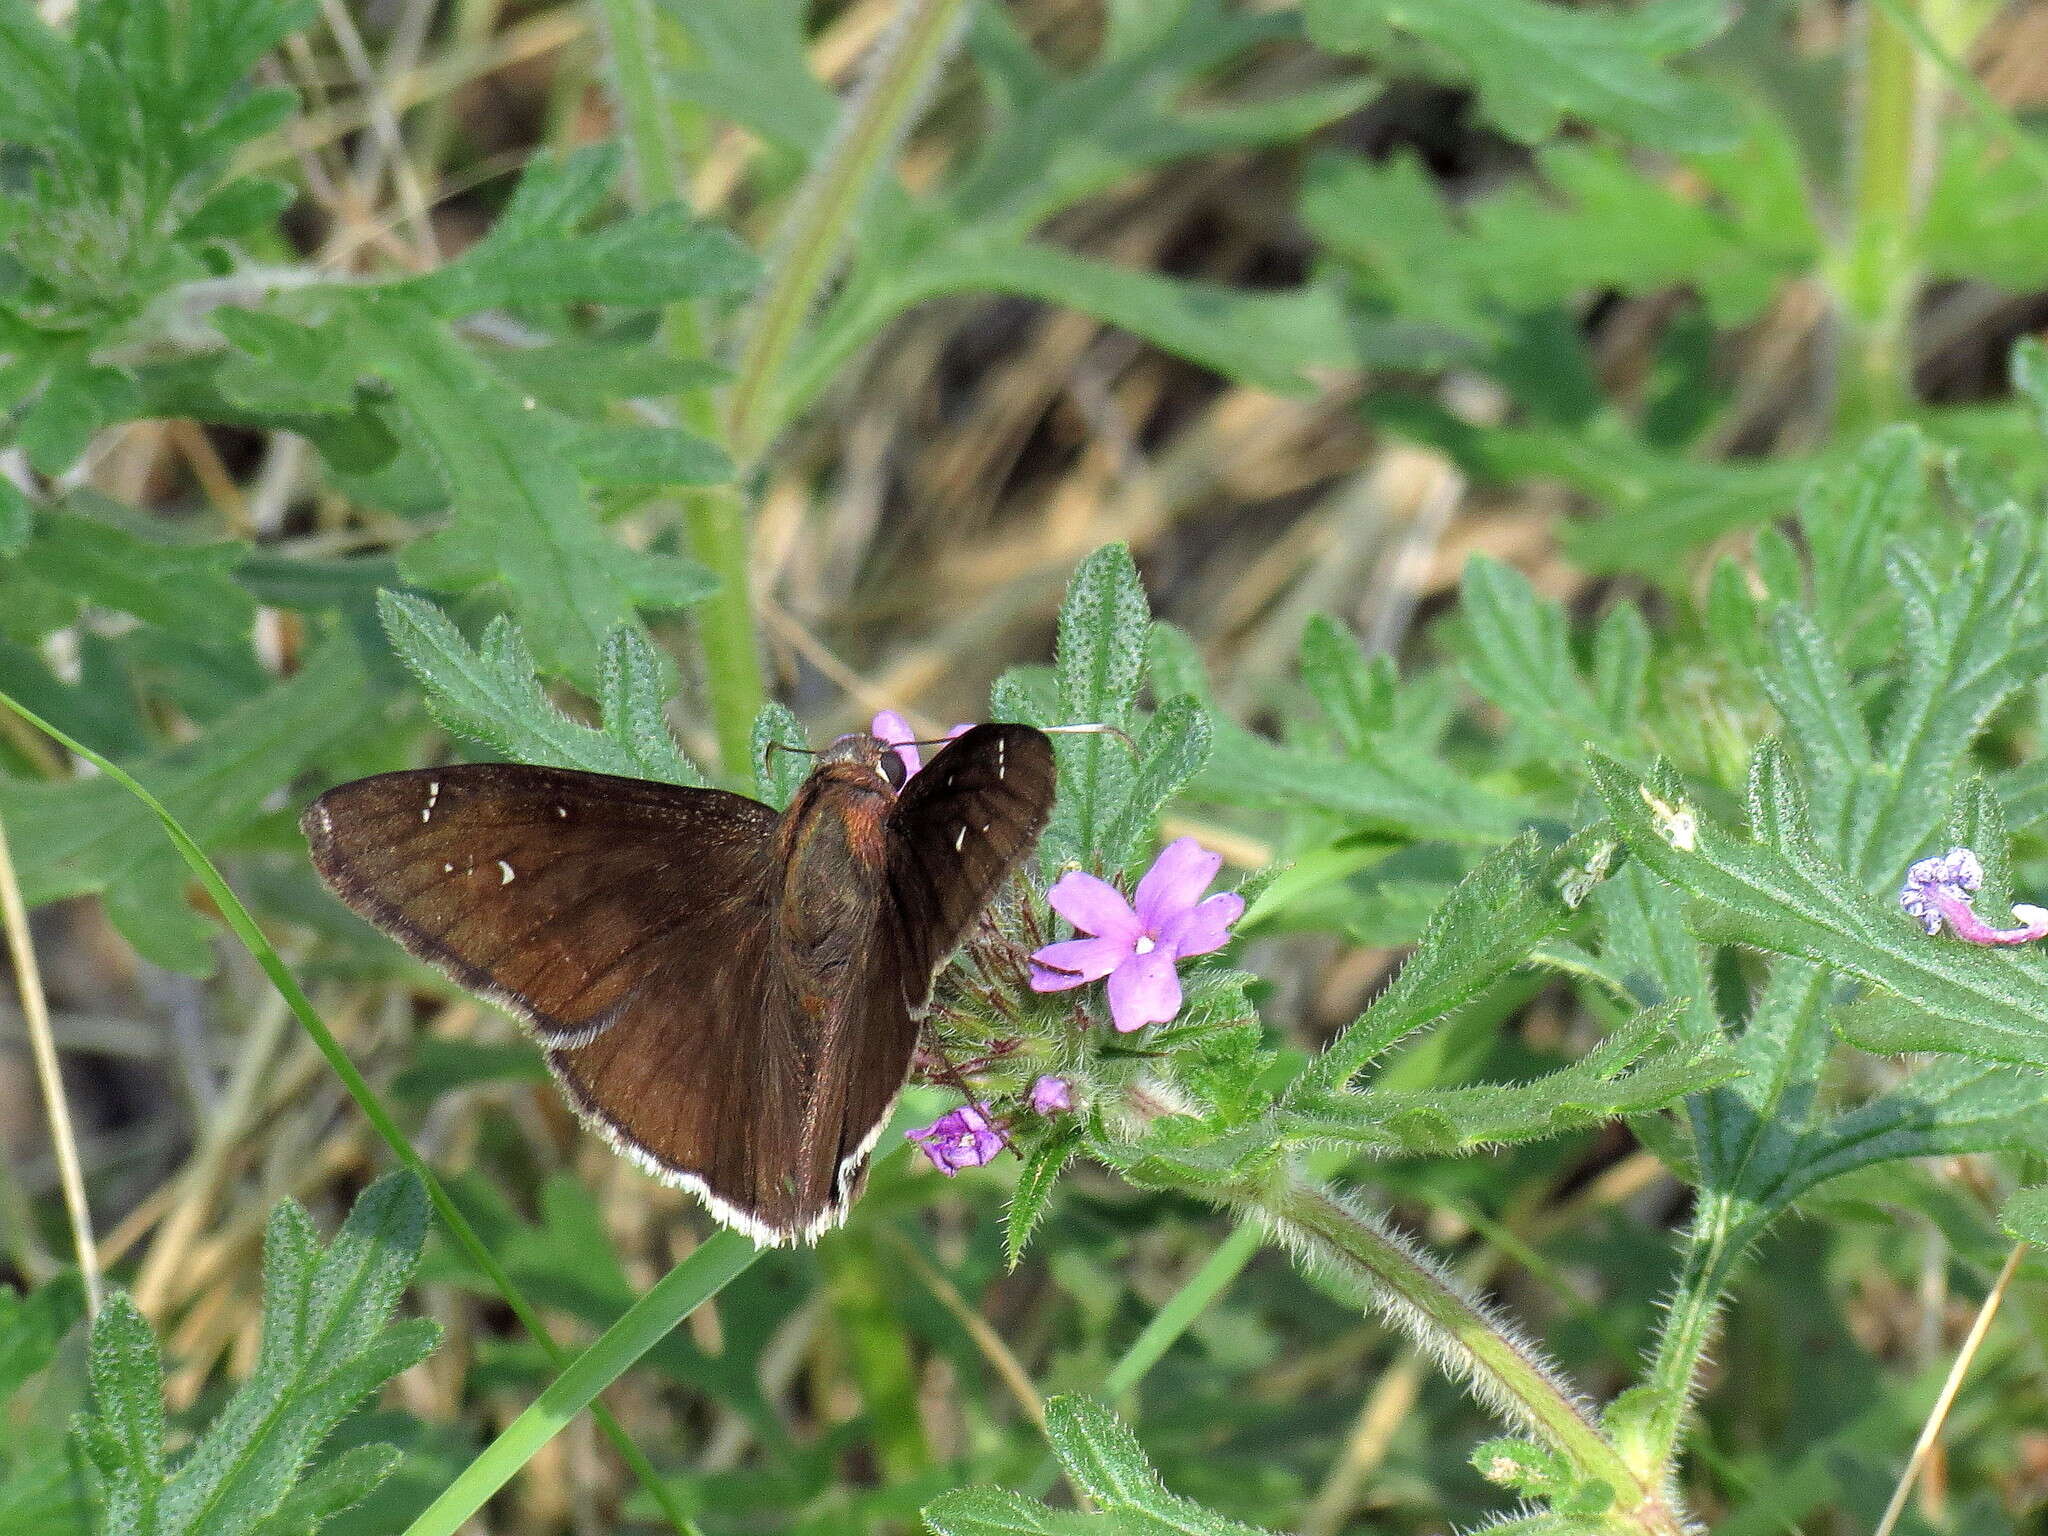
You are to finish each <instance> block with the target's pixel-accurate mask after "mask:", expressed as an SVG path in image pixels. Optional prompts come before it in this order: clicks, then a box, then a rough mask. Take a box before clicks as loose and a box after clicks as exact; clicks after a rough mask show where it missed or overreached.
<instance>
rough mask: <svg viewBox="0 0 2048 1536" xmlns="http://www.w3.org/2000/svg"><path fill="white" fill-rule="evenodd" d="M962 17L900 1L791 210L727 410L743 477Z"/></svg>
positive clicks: (947, 4)
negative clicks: (787, 371)
mask: <svg viewBox="0 0 2048 1536" xmlns="http://www.w3.org/2000/svg"><path fill="white" fill-rule="evenodd" d="M965 9H966V0H904V3H903V9H902V11H901V13H900V14H899V15H898V17H897V20H896V23H895V26H894V28H893V29H892V31H891V32H890V34H889V36H888V37H887V39H886V40H884V41H883V42H882V43H881V44H879V45H878V47H877V50H876V58H875V60H874V63H873V65H872V66H871V67H870V69H869V72H868V75H867V77H866V79H865V80H864V81H863V82H862V83H861V86H860V88H859V89H858V90H856V91H855V92H854V94H853V99H852V100H851V101H849V102H848V103H847V106H846V110H845V112H844V113H843V114H842V115H841V117H840V120H839V124H838V126H837V128H836V130H835V132H834V134H833V137H832V140H831V143H830V144H829V146H828V147H827V148H826V149H825V151H824V152H823V153H822V154H821V155H820V156H819V158H818V161H817V163H816V164H815V165H813V166H812V168H811V173H810V175H809V177H808V178H807V179H806V180H805V182H804V185H803V186H802V187H801V188H800V189H799V190H798V192H797V194H796V197H795V199H794V201H793V202H792V203H791V206H790V212H789V217H788V220H787V222H786V223H785V225H784V226H783V231H782V235H781V239H780V245H779V249H778V250H777V252H776V255H775V256H774V258H773V259H772V263H771V265H770V268H769V272H768V281H767V283H766V285H765V286H764V287H763V289H762V297H761V302H760V306H759V308H758V309H757V310H756V311H755V312H754V320H753V327H752V329H751V331H750V332H749V333H748V335H747V338H746V342H745V344H744V346H742V348H741V349H740V356H739V378H738V380H737V382H735V383H734V385H733V389H732V395H731V398H730V399H729V400H728V401H727V405H726V423H727V429H728V441H729V442H730V443H731V445H732V450H733V456H734V457H735V458H736V459H738V460H739V461H740V464H741V465H742V467H743V468H744V467H748V466H749V465H750V461H751V460H753V459H754V458H755V457H757V456H758V455H759V454H760V453H761V452H762V450H763V449H765V448H766V447H767V445H768V443H769V441H770V440H771V439H772V438H773V436H774V434H775V432H776V430H777V429H778V428H780V427H781V425H782V422H781V421H780V420H779V419H778V417H779V410H778V407H779V397H778V395H777V393H776V385H777V382H778V381H779V380H780V378H781V376H782V368H783V364H784V363H786V362H787V361H788V359H789V356H790V353H791V352H792V351H793V350H794V349H795V346H796V342H797V339H798V337H799V336H800V335H802V333H803V328H804V322H805V321H806V320H807V319H809V317H810V314H811V309H812V307H813V305H815V304H816V302H817V299H818V295H819V293H820V292H821V291H822V290H823V288H824V286H825V284H826V282H827V281H828V280H829V279H830V278H831V276H832V273H833V270H834V268H836V267H837V266H838V264H839V258H840V256H841V254H842V253H843V252H844V251H845V249H846V246H847V243H848V241H849V240H851V239H852V237H853V233H854V227H855V224H856V222H857V220H858V217H859V214H860V210H861V205H862V204H863V203H864V202H865V201H866V200H867V195H868V193H869V191H870V189H871V188H872V187H873V185H874V182H875V178H876V176H877V175H878V174H880V172H881V170H882V168H883V166H884V164H885V163H886V162H887V161H888V159H889V157H890V155H891V154H892V153H893V152H894V151H895V148H896V145H897V144H898V142H899V141H900V140H901V138H902V135H903V134H904V132H905V131H906V130H907V129H908V128H909V126H910V121H911V118H912V117H913V115H914V114H915V111H916V108H917V105H918V104H919V103H920V102H921V101H923V100H924V94H925V90H926V87H927V86H928V85H929V84H930V82H931V79H932V77H933V75H934V74H936V73H937V71H938V67H939V65H940V64H941V63H942V62H943V61H944V59H945V57H946V54H947V52H948V50H949V49H950V47H951V44H952V41H953V38H954V35H955V33H956V32H957V30H958V26H959V22H960V18H961V15H962V13H963V12H964V11H965Z"/></svg>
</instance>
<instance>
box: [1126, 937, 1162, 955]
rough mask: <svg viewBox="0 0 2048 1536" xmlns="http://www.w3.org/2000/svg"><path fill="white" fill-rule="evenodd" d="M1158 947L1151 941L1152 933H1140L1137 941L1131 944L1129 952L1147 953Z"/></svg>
mask: <svg viewBox="0 0 2048 1536" xmlns="http://www.w3.org/2000/svg"><path fill="white" fill-rule="evenodd" d="M1158 947H1159V946H1158V945H1157V944H1156V943H1154V942H1153V940H1152V935H1150V934H1149V933H1141V934H1139V935H1138V942H1137V943H1135V944H1133V945H1132V946H1131V953H1132V954H1134V955H1149V954H1151V953H1152V951H1153V950H1155V949H1157V948H1158Z"/></svg>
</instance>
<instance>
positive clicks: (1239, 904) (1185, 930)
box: [1159, 891, 1244, 959]
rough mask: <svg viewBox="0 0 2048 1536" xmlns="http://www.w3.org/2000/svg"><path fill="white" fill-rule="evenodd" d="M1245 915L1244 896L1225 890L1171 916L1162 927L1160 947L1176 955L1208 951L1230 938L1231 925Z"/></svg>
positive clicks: (1178, 956)
mask: <svg viewBox="0 0 2048 1536" xmlns="http://www.w3.org/2000/svg"><path fill="white" fill-rule="evenodd" d="M1243 916H1244V898H1243V897H1242V896H1240V895H1238V894H1237V892H1235V891H1224V892H1223V893H1222V894H1220V895H1217V896H1211V897H1210V898H1209V899H1208V900H1207V901H1205V902H1202V903H1201V904H1199V905H1198V906H1195V907H1193V908H1191V909H1190V910H1188V911H1186V912H1183V913H1181V914H1180V915H1179V916H1178V917H1173V918H1169V919H1168V920H1167V923H1166V927H1165V928H1163V929H1162V930H1161V931H1160V934H1159V947H1160V949H1161V950H1162V951H1164V952H1165V953H1167V954H1170V955H1172V956H1174V957H1175V958H1176V959H1178V958H1182V957H1185V956H1187V955H1206V954H1209V953H1211V952H1212V951H1214V950H1219V949H1221V948H1222V947H1223V946H1224V945H1226V944H1228V943H1229V942H1230V925H1231V924H1232V923H1234V922H1236V921H1237V920H1238V919H1239V918H1240V917H1243Z"/></svg>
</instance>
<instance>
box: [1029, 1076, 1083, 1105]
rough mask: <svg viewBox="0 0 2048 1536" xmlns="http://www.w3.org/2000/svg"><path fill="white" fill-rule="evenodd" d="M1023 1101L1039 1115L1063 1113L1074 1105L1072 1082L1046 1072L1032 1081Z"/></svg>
mask: <svg viewBox="0 0 2048 1536" xmlns="http://www.w3.org/2000/svg"><path fill="white" fill-rule="evenodd" d="M1025 1102H1026V1103H1028V1104H1029V1105H1030V1106H1031V1107H1032V1108H1033V1109H1034V1110H1036V1111H1037V1112H1038V1113H1039V1114H1041V1115H1059V1114H1065V1113H1066V1112H1067V1111H1068V1110H1070V1109H1072V1108H1073V1107H1074V1088H1073V1084H1071V1083H1069V1082H1068V1081H1067V1080H1066V1079H1065V1078H1064V1077H1054V1076H1053V1075H1052V1074H1051V1073H1050V1072H1048V1073H1046V1074H1045V1075H1044V1076H1042V1077H1039V1078H1036V1079H1034V1080H1033V1081H1032V1084H1031V1092H1030V1093H1029V1094H1027V1095H1026V1096H1025Z"/></svg>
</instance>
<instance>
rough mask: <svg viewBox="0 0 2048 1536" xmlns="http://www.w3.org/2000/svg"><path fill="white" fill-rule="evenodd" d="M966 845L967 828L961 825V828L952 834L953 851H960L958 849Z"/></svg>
mask: <svg viewBox="0 0 2048 1536" xmlns="http://www.w3.org/2000/svg"><path fill="white" fill-rule="evenodd" d="M966 845H967V828H966V827H964V826H963V827H961V829H960V830H959V831H958V832H955V833H954V834H953V851H954V852H955V853H958V852H959V851H960V850H961V849H962V848H964V847H965V846H966Z"/></svg>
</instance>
